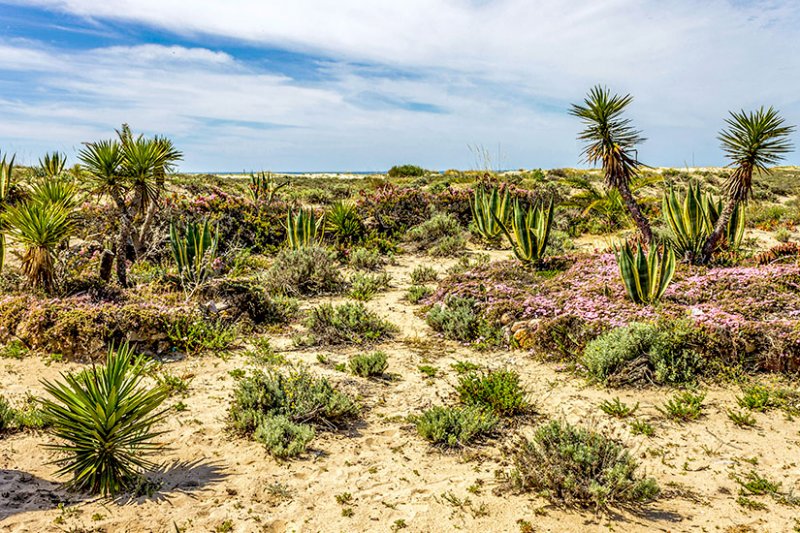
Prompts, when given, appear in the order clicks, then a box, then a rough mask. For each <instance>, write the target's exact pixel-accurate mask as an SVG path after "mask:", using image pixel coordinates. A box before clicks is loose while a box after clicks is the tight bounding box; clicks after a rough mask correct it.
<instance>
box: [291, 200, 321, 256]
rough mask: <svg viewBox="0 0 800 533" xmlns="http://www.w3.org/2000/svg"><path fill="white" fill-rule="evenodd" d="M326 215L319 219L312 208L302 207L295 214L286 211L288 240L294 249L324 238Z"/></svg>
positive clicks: (310, 244) (315, 242)
mask: <svg viewBox="0 0 800 533" xmlns="http://www.w3.org/2000/svg"><path fill="white" fill-rule="evenodd" d="M324 219H325V218H324V217H320V218H319V220H318V219H317V216H316V215H315V214H314V211H313V210H311V209H300V211H298V213H297V214H296V215H295V214H293V213H292V211H291V210H289V211H288V212H287V213H286V242H287V243H289V247H290V248H292V249H293V250H297V249H298V248H304V247H306V246H312V245H314V244H317V243H318V242H320V241H321V240H322V233H323V221H324Z"/></svg>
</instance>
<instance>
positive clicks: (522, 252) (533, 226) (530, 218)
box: [492, 199, 554, 263]
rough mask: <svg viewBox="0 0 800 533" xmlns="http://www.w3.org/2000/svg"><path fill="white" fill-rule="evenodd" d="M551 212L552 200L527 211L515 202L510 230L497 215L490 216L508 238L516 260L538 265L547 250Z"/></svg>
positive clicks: (552, 209) (551, 218) (551, 221)
mask: <svg viewBox="0 0 800 533" xmlns="http://www.w3.org/2000/svg"><path fill="white" fill-rule="evenodd" d="M553 211H554V204H553V200H552V199H551V200H550V203H549V204H547V205H546V206H545V204H543V203H542V204H539V205H537V206H535V207H529V208H528V210H527V211H525V210H524V209H523V208H522V207H520V205H519V202H515V203H514V213H513V215H512V217H511V224H510V226H511V227H510V228H509V225H508V224H505V223H504V222H503V221H502V220H500V219H499V218H498V217H497V215H495V214H494V213H492V215H493V216H494V217H495V222H496V223H497V224H499V225H500V228H501V229H502V231H503V233H505V235H506V237H508V241H509V242H510V243H511V246H512V248H513V250H514V255H515V256H517V259H519V260H520V261H522V262H523V263H538V262H539V261H541V260H542V258H543V257H544V252H545V249H546V248H547V241H548V239H549V237H550V228H551V227H552V225H553Z"/></svg>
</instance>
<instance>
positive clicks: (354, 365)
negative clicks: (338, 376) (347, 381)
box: [349, 352, 389, 378]
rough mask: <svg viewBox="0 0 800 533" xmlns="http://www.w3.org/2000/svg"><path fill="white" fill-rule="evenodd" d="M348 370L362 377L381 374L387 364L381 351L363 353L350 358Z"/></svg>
mask: <svg viewBox="0 0 800 533" xmlns="http://www.w3.org/2000/svg"><path fill="white" fill-rule="evenodd" d="M349 363H350V372H352V373H353V374H355V375H356V376H361V377H362V378H369V377H375V376H382V375H383V373H384V372H386V368H387V367H388V366H389V362H388V359H387V358H386V354H385V353H383V352H373V353H365V354H360V355H355V356H353V357H351V358H350V361H349Z"/></svg>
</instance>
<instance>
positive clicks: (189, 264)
mask: <svg viewBox="0 0 800 533" xmlns="http://www.w3.org/2000/svg"><path fill="white" fill-rule="evenodd" d="M169 242H170V245H171V246H172V256H173V257H174V258H175V263H176V264H177V265H178V274H179V275H180V277H181V282H182V284H183V287H184V289H191V288H194V287H197V286H198V285H200V284H202V283H203V282H204V281H206V279H208V277H209V275H210V274H211V272H212V263H213V261H214V259H216V256H217V243H218V235H217V231H216V230H212V229H211V227H210V226H209V223H208V220H205V221H203V223H202V224H198V223H196V222H190V223H188V224H187V225H186V228H185V230H184V232H183V234H181V233H179V232H178V229H177V228H176V227H175V224H171V225H170V228H169Z"/></svg>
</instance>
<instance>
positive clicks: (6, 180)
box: [0, 155, 15, 272]
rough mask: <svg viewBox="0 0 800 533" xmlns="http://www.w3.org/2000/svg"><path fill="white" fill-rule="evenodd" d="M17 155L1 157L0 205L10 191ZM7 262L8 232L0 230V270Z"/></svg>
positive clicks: (3, 202) (4, 202) (2, 204)
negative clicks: (7, 158) (7, 157)
mask: <svg viewBox="0 0 800 533" xmlns="http://www.w3.org/2000/svg"><path fill="white" fill-rule="evenodd" d="M14 159H15V156H11V159H10V160H6V156H5V155H3V158H2V159H0V206H3V207H4V206H5V204H6V197H7V196H8V191H9V190H10V189H11V185H12V183H11V174H12V173H13V171H14ZM5 262H6V234H5V233H2V232H0V272H2V271H3V267H4V266H5Z"/></svg>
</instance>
